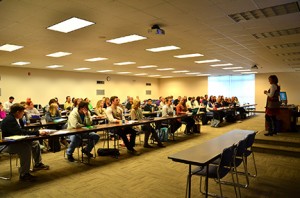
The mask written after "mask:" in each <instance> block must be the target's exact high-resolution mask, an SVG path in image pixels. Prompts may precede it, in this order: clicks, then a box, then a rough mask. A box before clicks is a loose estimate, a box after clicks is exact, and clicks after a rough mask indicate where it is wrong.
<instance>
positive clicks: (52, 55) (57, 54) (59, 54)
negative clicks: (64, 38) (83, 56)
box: [46, 52, 72, 58]
mask: <svg viewBox="0 0 300 198" xmlns="http://www.w3.org/2000/svg"><path fill="white" fill-rule="evenodd" d="M70 54H72V53H69V52H55V53H52V54H48V55H46V56H50V57H55V58H58V57H62V56H68V55H70Z"/></svg>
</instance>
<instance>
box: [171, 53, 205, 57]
mask: <svg viewBox="0 0 300 198" xmlns="http://www.w3.org/2000/svg"><path fill="white" fill-rule="evenodd" d="M199 56H203V54H199V53H196V54H182V55H177V56H174V57H175V58H192V57H199Z"/></svg>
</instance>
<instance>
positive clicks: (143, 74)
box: [134, 73, 148, 76]
mask: <svg viewBox="0 0 300 198" xmlns="http://www.w3.org/2000/svg"><path fill="white" fill-rule="evenodd" d="M134 75H135V76H145V75H148V74H147V73H140V74H134Z"/></svg>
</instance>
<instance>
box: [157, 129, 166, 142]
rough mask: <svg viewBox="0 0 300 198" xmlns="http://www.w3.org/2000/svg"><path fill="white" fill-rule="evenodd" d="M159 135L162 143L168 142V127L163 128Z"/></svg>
mask: <svg viewBox="0 0 300 198" xmlns="http://www.w3.org/2000/svg"><path fill="white" fill-rule="evenodd" d="M157 135H158V139H159V140H160V141H161V142H167V141H168V128H166V127H163V128H161V129H160V131H158V133H157Z"/></svg>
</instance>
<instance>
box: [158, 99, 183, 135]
mask: <svg viewBox="0 0 300 198" xmlns="http://www.w3.org/2000/svg"><path fill="white" fill-rule="evenodd" d="M173 114H174V110H173V105H172V99H171V98H166V104H165V105H164V106H163V108H162V117H167V116H173ZM163 123H165V124H166V122H163ZM170 125H171V133H175V132H176V131H177V130H178V129H179V127H181V122H179V121H178V120H177V119H172V120H170Z"/></svg>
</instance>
